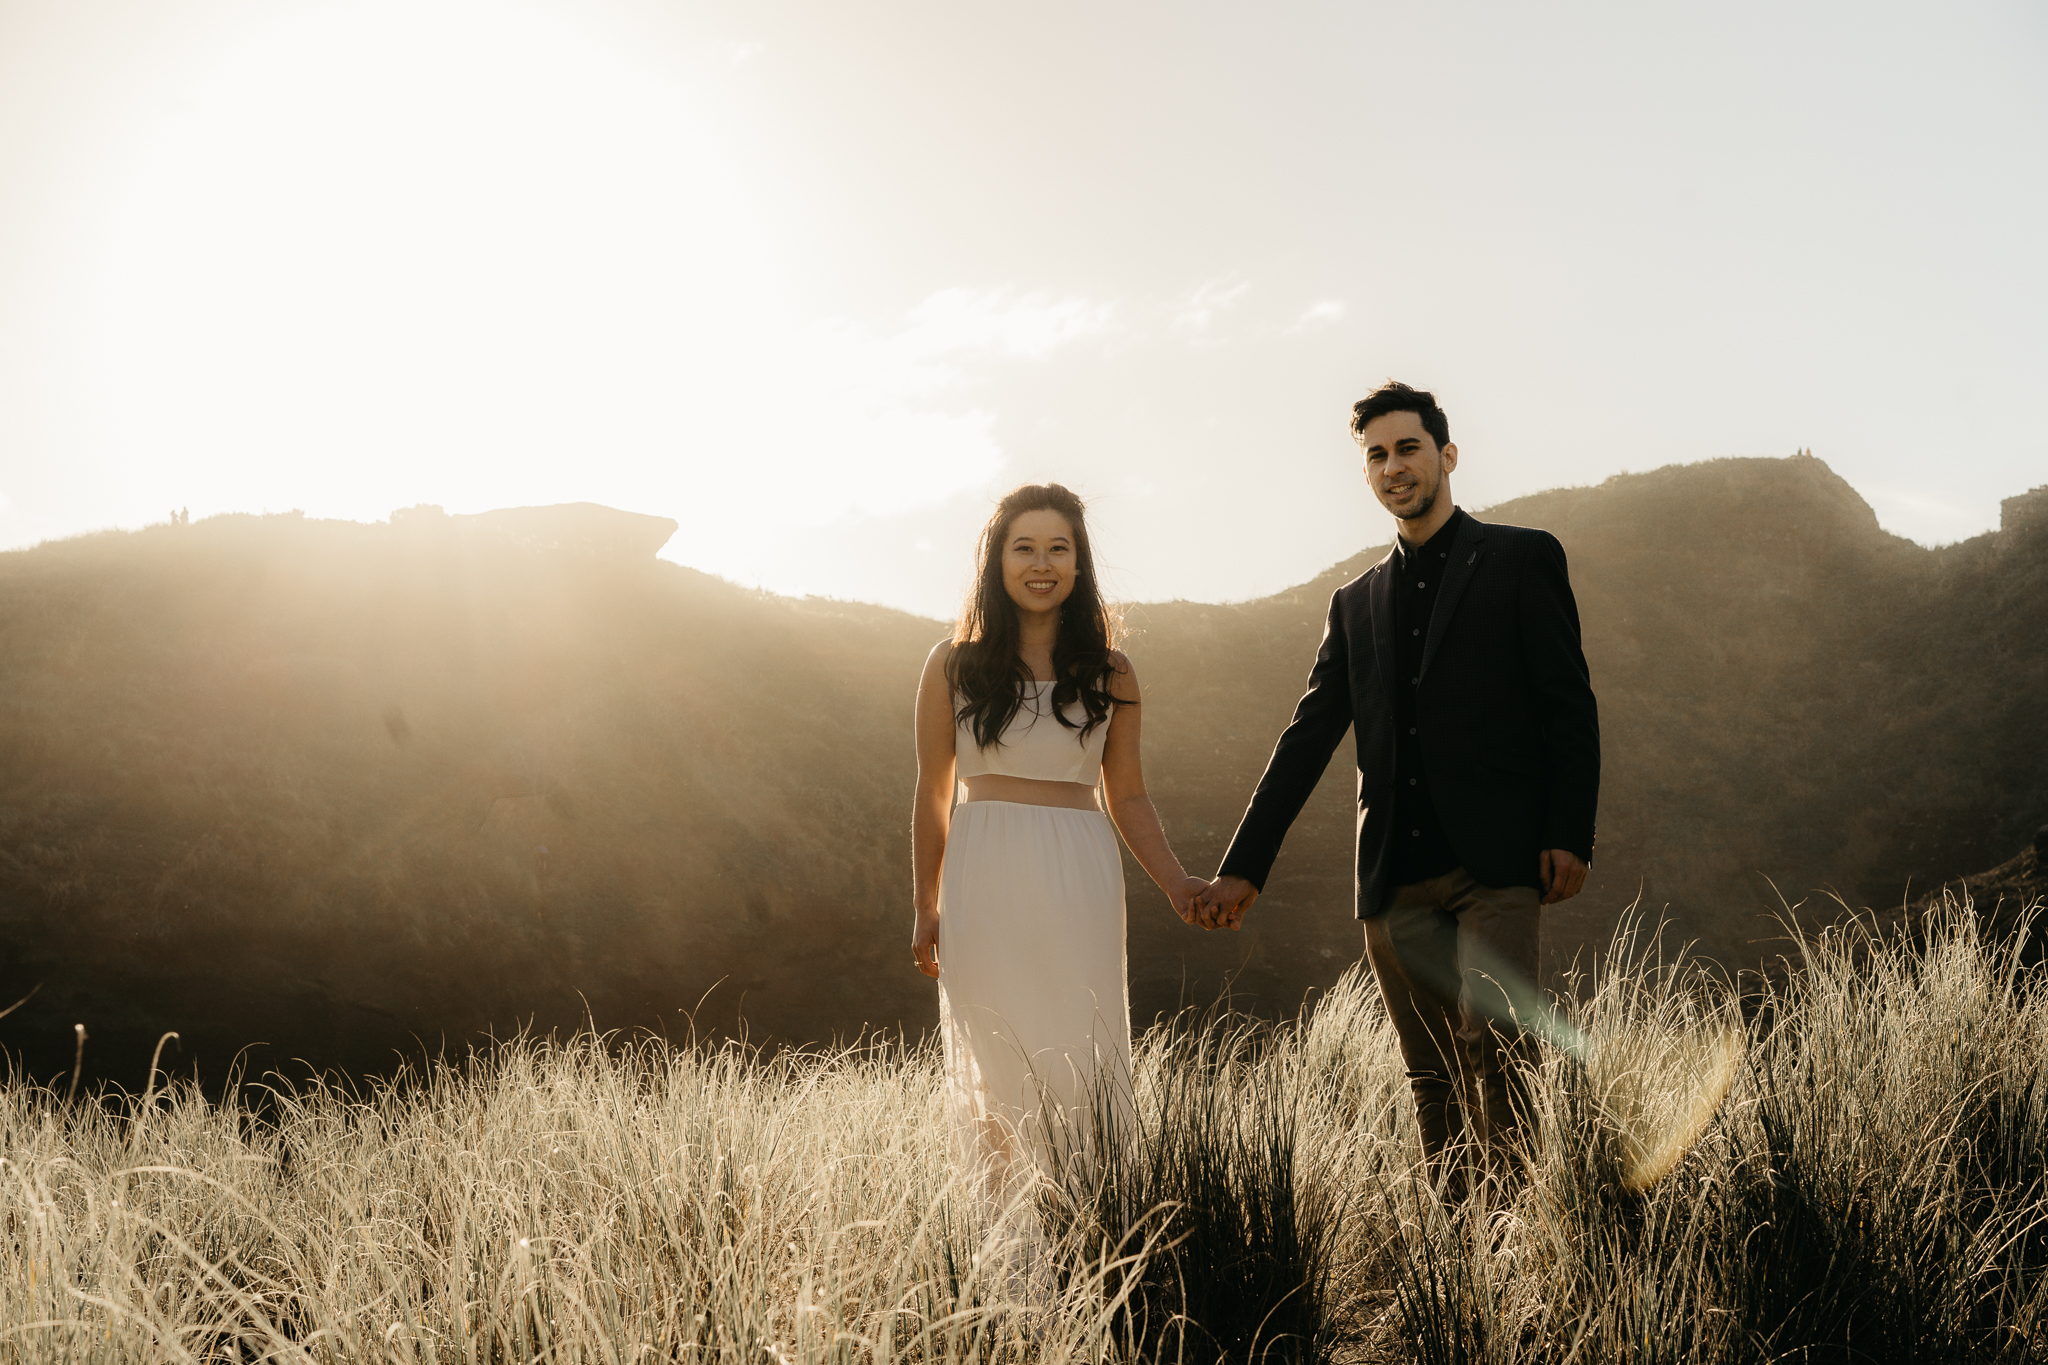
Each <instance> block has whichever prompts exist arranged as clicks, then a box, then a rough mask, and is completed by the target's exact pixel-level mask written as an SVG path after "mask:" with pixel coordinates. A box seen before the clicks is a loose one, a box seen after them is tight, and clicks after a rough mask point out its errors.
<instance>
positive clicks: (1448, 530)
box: [1394, 507, 1465, 569]
mask: <svg viewBox="0 0 2048 1365" xmlns="http://www.w3.org/2000/svg"><path fill="white" fill-rule="evenodd" d="M1464 520H1465V509H1464V508H1462V507H1453V508H1452V509H1451V516H1450V520H1448V521H1446V522H1445V523H1444V524H1443V525H1442V526H1439V527H1438V528H1437V531H1436V534H1435V535H1433V536H1431V537H1430V538H1429V539H1428V540H1426V541H1424V542H1423V543H1422V544H1420V545H1414V546H1411V545H1409V543H1408V542H1407V541H1405V540H1403V539H1401V537H1400V536H1398V535H1397V536H1395V537H1394V549H1395V551H1396V553H1398V554H1399V556H1400V559H1401V567H1402V568H1404V569H1410V568H1413V567H1415V564H1416V563H1417V561H1418V560H1419V561H1420V562H1422V563H1427V562H1428V561H1429V556H1430V554H1431V553H1432V552H1434V553H1439V554H1449V553H1450V551H1451V542H1452V541H1454V540H1456V539H1457V538H1458V527H1459V526H1460V525H1462V524H1463V523H1464Z"/></svg>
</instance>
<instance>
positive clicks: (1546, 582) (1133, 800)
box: [912, 382, 1600, 1205]
mask: <svg viewBox="0 0 2048 1365" xmlns="http://www.w3.org/2000/svg"><path fill="white" fill-rule="evenodd" d="M1351 433H1352V435H1353V436H1354V437H1355V438H1356V440H1357V442H1358V444H1359V447H1360V448H1361V450H1362V452H1363V454H1364V460H1365V476H1366V478H1367V480H1368V481H1369V482H1370V484H1371V486H1372V491H1373V494H1374V496H1375V497H1377V498H1378V499H1379V501H1380V504H1381V505H1382V506H1383V507H1385V508H1386V509H1387V511H1389V512H1390V513H1392V514H1393V516H1394V517H1395V519H1396V528H1397V530H1398V535H1397V537H1396V539H1395V542H1394V549H1393V550H1392V551H1391V552H1390V553H1389V554H1388V555H1387V557H1386V558H1385V559H1382V560H1381V561H1380V562H1379V563H1377V564H1375V565H1374V566H1373V567H1372V568H1370V569H1368V570H1366V572H1365V573H1363V574H1361V575H1360V576H1359V577H1358V578H1356V579H1354V580H1352V581H1351V582H1349V583H1347V584H1345V585H1344V586H1343V587H1341V588H1339V589H1338V590H1337V591H1336V593H1335V594H1334V595H1333V596H1332V597H1331V599H1330V612H1329V621H1328V624H1327V625H1326V626H1325V628H1324V631H1323V640H1322V646H1321V648H1320V649H1318V651H1317V652H1316V658H1315V663H1314V665H1313V666H1312V667H1311V669H1310V671H1309V678H1308V688H1307V691H1306V692H1305V693H1304V694H1303V696H1302V698H1301V701H1300V703H1299V704H1298V705H1297V706H1296V707H1295V710H1294V718H1293V720H1292V721H1291V722H1290V723H1289V724H1288V726H1287V728H1286V730H1285V731H1284V732H1283V733H1282V734H1281V736H1280V738H1279V741H1278V742H1277V743H1276V744H1275V746H1274V749H1273V756H1272V758H1271V760H1270V761H1269V762H1268V763H1267V765H1266V771H1265V775H1264V776H1263V777H1262V778H1260V780H1259V784H1258V787H1257V789H1256V790H1255V791H1254V792H1253V794H1252V798H1251V802H1250V804H1249V806H1248V807H1247V808H1246V810H1245V813H1244V817H1243V819H1242V821H1241V822H1240V823H1239V825H1238V828H1237V833H1236V835H1235V837H1234V838H1233V839H1232V840H1231V843H1230V848H1229V851H1228V852H1226V853H1225V855H1224V857H1223V862H1222V865H1221V868H1220V869H1219V871H1218V874H1217V876H1216V877H1215V879H1214V880H1206V879H1204V878H1201V877H1196V876H1191V875H1189V874H1188V872H1187V871H1186V869H1184V868H1183V867H1182V866H1181V864H1180V861H1179V860H1178V859H1177V858H1175V857H1174V855H1173V850H1172V849H1171V848H1170V847H1169V846H1168V844H1167V840H1166V835H1165V833H1164V831H1163V830H1162V829H1161V828H1160V824H1159V817H1158V814H1157V813H1156V812H1155V811H1154V809H1153V807H1152V802H1151V798H1150V797H1148V796H1147V795H1146V793H1145V779H1144V773H1143V768H1142V765H1141V762H1140V750H1139V734H1140V730H1141V727H1142V723H1143V714H1144V709H1143V707H1142V706H1141V705H1140V704H1139V703H1140V691H1139V687H1138V677H1137V674H1136V672H1135V671H1134V670H1133V669H1132V667H1131V663H1130V660H1129V659H1127V658H1125V657H1124V656H1123V654H1121V653H1120V652H1118V651H1117V650H1116V649H1115V648H1114V638H1113V633H1112V626H1111V620H1110V616H1109V612H1108V610H1107V608H1106V607H1105V605H1104V603H1103V600H1102V597H1101V593H1100V590H1099V588H1098V586H1097V583H1096V577H1095V569H1094V562H1093V557H1092V554H1091V551H1090V547H1089V541H1088V527H1087V523H1086V520H1085V518H1084V509H1083V506H1082V503H1081V500H1080V499H1079V498H1077V497H1075V496H1074V495H1073V494H1072V493H1070V492H1069V491H1068V490H1067V489H1065V488H1063V487H1061V486H1060V485H1058V484H1032V485H1026V486H1024V487H1021V488H1018V489H1015V490H1013V491H1012V492H1010V493H1009V494H1008V495H1007V496H1006V497H1004V498H1003V500H1002V501H1001V503H1000V504H998V506H997V508H996V511H995V515H994V516H993V517H992V518H991V519H990V520H989V523H988V525H987V527H986V528H985V529H984V530H983V532H982V537H981V543H980V548H979V551H978V560H979V563H978V574H977V577H976V581H975V585H974V587H973V589H972V590H971V592H970V594H969V597H968V601H967V605H966V609H965V612H964V614H963V615H962V617H961V620H960V623H959V625H958V627H957V628H956V629H955V631H954V633H953V636H952V638H951V639H949V640H945V641H942V642H941V643H940V644H939V645H938V646H937V647H936V648H935V649H933V650H932V653H931V656H930V658H929V659H927V660H926V663H925V668H924V675H923V679H922V681H921V682H920V684H919V688H918V699H917V721H916V731H917V767H918V778H917V794H916V803H915V807H914V812H913V821H912V860H913V863H914V896H915V907H916V928H915V932H914V934H913V938H912V950H913V952H914V954H915V956H916V959H917V965H918V967H919V968H920V969H921V970H923V971H924V972H925V974H926V975H928V976H932V977H936V978H937V979H938V982H939V1007H940V1027H941V1032H942V1036H943V1041H944V1046H945V1068H946V1082H947V1090H948V1101H949V1110H950V1114H951V1122H952V1128H953V1139H954V1154H955V1159H956V1161H958V1162H959V1163H960V1164H961V1166H962V1168H963V1169H964V1170H966V1171H968V1172H970V1173H971V1175H972V1177H973V1179H974V1180H975V1181H976V1182H977V1185H978V1187H979V1188H980V1189H981V1190H982V1192H983V1193H984V1194H985V1195H986V1196H987V1197H988V1198H989V1199H991V1200H992V1201H993V1202H995V1203H996V1204H998V1205H1000V1204H1001V1203H1003V1202H1006V1201H1007V1200H1008V1199H1010V1198H1013V1197H1014V1196H1015V1194H1016V1193H1018V1192H1020V1191H1021V1190H1022V1189H1023V1188H1024V1186H1023V1185H1021V1184H1020V1183H1019V1182H1020V1180H1025V1179H1028V1178H1030V1177H1031V1176H1032V1175H1033V1174H1034V1173H1035V1172H1036V1171H1037V1170H1039V1169H1041V1168H1042V1166H1043V1164H1044V1160H1045V1146H1046V1144H1047V1143H1049V1142H1052V1141H1056V1140H1063V1139H1062V1135H1072V1134H1077V1133H1078V1134H1080V1135H1082V1137H1083V1140H1084V1141H1085V1135H1086V1133H1087V1130H1088V1125H1089V1123H1090V1122H1091V1120H1092V1116H1093V1115H1094V1113H1095V1106H1096V1104H1097V1097H1098V1096H1099V1095H1100V1094H1102V1093H1103V1092H1104V1090H1105V1089H1106V1090H1107V1092H1108V1093H1109V1094H1110V1095H1111V1096H1118V1095H1122V1096H1127V1095H1128V1091H1129V1076H1130V1066H1131V1028H1130V1001H1129V991H1128V986H1127V982H1126V972H1125V961H1124V882H1123V864H1122V860H1121V858H1120V856H1119V854H1118V850H1117V846H1116V835H1117V833H1118V832H1121V834H1122V835H1123V838H1124V841H1125V843H1127V844H1128V845H1129V846H1130V850H1131V853H1132V855H1133V856H1134V857H1135V858H1136V859H1137V861H1138V863H1139V865H1140V866H1142V867H1143V868H1144V869H1145V871H1146V872H1147V873H1149V874H1150V875H1151V877H1152V879H1153V880H1154V881H1155V882H1157V883H1158V884H1159V887H1160V889H1161V890H1163V891H1164V892H1165V893H1166V895H1167V897H1168V899H1169V900H1171V901H1172V903H1173V908H1174V910H1175V912H1176V913H1178V914H1179V915H1180V917H1181V918H1182V919H1183V920H1185V921H1187V922H1188V923H1190V924H1193V925H1198V926H1200V927H1202V928H1204V929H1216V928H1231V929H1235V928H1237V927H1238V925H1239V924H1240V923H1241V922H1242V920H1243V918H1244V914H1245V911H1246V910H1247V908H1249V907H1250V905H1251V904H1252V902H1253V901H1254V900H1255V899H1256V898H1257V897H1258V894H1259V890H1260V888H1261V887H1262V886H1263V885H1264V884H1265V881H1266V877H1267V873H1268V872H1269V870H1270V869H1271V868H1272V866H1273V861H1274V859H1275V857H1276V856H1277V855H1278V853H1279V851H1280V843H1281V840H1282V839H1283V838H1284V837H1285V836H1286V833H1287V829H1288V826H1289V825H1290V824H1292V823H1293V821H1294V818H1295V816H1296V815H1297V814H1299V813H1300V811H1301V808H1302V806H1303V804H1304V803H1305V802H1306V801H1307V800H1308V797H1309V794H1310V792H1311V791H1313V790H1314V788H1315V786H1316V783H1317V782H1318V781H1319V780H1320V779H1321V777H1322V775H1323V770H1324V769H1325V768H1326V767H1327V766H1328V763H1329V760H1330V756H1331V754H1332V753H1333V752H1334V751H1335V750H1336V747H1337V745H1338V743H1339V742H1340V741H1341V740H1342V739H1343V737H1344V732H1345V731H1346V730H1347V729H1352V728H1354V727H1355V729H1356V731H1357V748H1358V770H1359V771H1358V851H1357V888H1358V895H1357V915H1358V918H1360V919H1361V920H1363V921H1364V922H1365V948H1366V953H1367V955H1368V957H1369V958H1370V960H1371V962H1372V968H1373V972H1374V975H1375V976H1376V977H1377V979H1378V982H1379V986H1380V991H1381V994H1382V996H1383V997H1384V999H1385V1001H1386V1007H1387V1010H1388V1013H1389V1015H1390V1017H1391V1018H1392V1020H1393V1022H1394V1024H1395V1027H1396V1032H1397V1034H1398V1036H1399V1039H1400V1044H1401V1051H1402V1056H1403V1059H1404V1061H1405V1064H1406V1067H1407V1071H1408V1077H1409V1081H1410V1085H1411V1089H1412V1091H1413V1095H1414V1101H1415V1106H1416V1118H1417V1123H1418V1128H1419V1130H1420V1132H1421V1136H1422V1144H1423V1150H1424V1154H1425V1156H1426V1157H1427V1158H1428V1159H1429V1161H1430V1163H1431V1165H1432V1167H1433V1169H1434V1170H1435V1171H1436V1174H1437V1175H1438V1177H1439V1179H1441V1180H1443V1181H1445V1182H1446V1184H1447V1185H1448V1186H1451V1187H1461V1186H1462V1184H1463V1178H1462V1172H1463V1169H1464V1161H1463V1159H1462V1157H1461V1155H1460V1154H1461V1153H1462V1152H1465V1151H1467V1150H1477V1151H1479V1152H1482V1153H1494V1154H1504V1153H1506V1152H1508V1151H1509V1150H1511V1148H1512V1145H1513V1142H1514V1132H1515V1128H1516V1124H1517V1116H1518V1113H1519V1108H1520V1106H1519V1104H1518V1101H1517V1094H1518V1078H1519V1076H1520V1072H1521V1066H1520V1063H1521V1061H1522V1060H1524V1059H1525V1058H1526V1055H1527V1054H1526V1049H1527V1047H1528V1046H1529V1042H1528V1039H1527V1036H1526V1035H1524V1034H1523V1033H1522V1032H1521V1031H1520V1029H1519V1028H1518V1027H1517V1025H1516V1022H1515V1019H1514V1014H1513V1010H1512V1009H1511V1007H1510V1005H1509V1003H1508V992H1509V990H1511V989H1515V988H1523V987H1526V986H1527V985H1528V984H1529V983H1532V982H1534V981H1535V980H1536V978H1537V976H1538V972H1539V962H1538V935H1539V931H1540V928H1541V923H1542V907H1543V906H1545V905H1550V904H1554V903H1556V902H1558V901H1562V900H1565V899H1567V898H1569V897H1571V896H1573V895H1575V894H1577V892H1578V891H1579V889H1580V887H1581V886H1583V885H1584V883H1585V879H1586V872H1587V866H1588V864H1589V863H1590V861H1591V859H1592V853H1593V817H1594V807H1595V803H1596V798H1597V794H1598V788H1599V776H1600V740H1599V721H1598V715H1597V710H1596V706H1595V703H1594V698H1593V689H1592V684H1591V681H1590V679H1589V676H1588V673H1587V669H1586V660H1585V655H1584V652H1583V650H1582V649H1581V647H1580V639H1579V618H1578V608H1577V605H1576V603H1575V602H1574V600H1573V597H1572V591H1571V584H1570V581H1569V579H1568V577H1567V575H1566V569H1565V556H1564V550H1563V548H1562V547H1561V546H1560V545H1559V544H1558V542H1557V539H1556V538H1555V537H1554V536H1552V535H1550V534H1549V533H1548V532H1544V531H1537V530H1530V529H1527V528H1524V527H1518V526H1501V525H1491V524H1487V523H1483V522H1480V521H1478V520H1476V519H1474V518H1473V517H1471V516H1469V515H1467V514H1466V513H1465V512H1463V511H1461V510H1459V509H1458V508H1457V507H1456V505H1455V504H1454V502H1453V501H1452V498H1451V488H1450V477H1451V473H1452V471H1454V470H1455V469H1456V468H1457V464H1458V448H1457V447H1456V446H1455V445H1453V444H1452V443H1451V440H1450V426H1449V422H1448V420H1447V419H1446V417H1445V416H1444V413H1443V410H1442V409H1441V408H1440V407H1439V406H1438V405H1437V402H1436V399H1435V398H1434V397H1433V396H1432V395H1431V394H1430V393H1428V392H1426V391H1423V390H1419V389H1414V388H1410V387H1409V386H1408V385H1405V384H1400V383H1393V382H1389V383H1387V384H1385V385H1383V386H1381V387H1380V388H1378V389H1376V390H1375V391H1374V392H1373V393H1372V394H1370V395H1369V396H1368V397H1366V398H1364V399H1362V400H1360V401H1359V402H1358V403H1357V404H1355V405H1354V407H1353V409H1352V417H1351ZM956 785H957V795H958V797H959V799H958V800H957V802H956V800H955V796H956ZM1098 787H1099V789H1100V799H1099V800H1098V797H1097V790H1098ZM1105 816H1106V817H1107V818H1106V819H1105ZM1111 822H1114V824H1115V830H1114V831H1112V829H1111V828H1110V825H1111ZM1121 1102H1123V1101H1119V1103H1121Z"/></svg>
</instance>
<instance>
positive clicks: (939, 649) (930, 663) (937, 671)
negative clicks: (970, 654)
mask: <svg viewBox="0 0 2048 1365" xmlns="http://www.w3.org/2000/svg"><path fill="white" fill-rule="evenodd" d="M952 656H953V637H952V636H950V635H949V636H947V637H946V638H945V639H943V640H941V641H939V642H938V643H937V644H935V645H933V646H932V652H931V653H929V654H927V655H925V656H924V676H925V677H926V678H933V677H943V676H945V672H946V660H947V659H949V658H951V657H952Z"/></svg>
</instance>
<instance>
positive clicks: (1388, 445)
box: [1358, 412, 1458, 521]
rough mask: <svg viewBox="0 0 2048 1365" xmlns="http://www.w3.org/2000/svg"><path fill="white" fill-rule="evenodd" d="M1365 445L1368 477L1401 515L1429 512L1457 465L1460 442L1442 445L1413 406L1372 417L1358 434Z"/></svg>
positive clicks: (1376, 493)
mask: <svg viewBox="0 0 2048 1365" xmlns="http://www.w3.org/2000/svg"><path fill="white" fill-rule="evenodd" d="M1358 444H1359V445H1360V446H1361V447H1362V448H1363V449H1364V451H1365V477H1366V478H1367V479H1368V480H1370V481H1371V483H1372V493H1373V496H1374V497H1376V498H1378V499H1379V500H1380V506H1382V507H1384V508H1386V509H1387V510H1388V511H1389V512H1392V513H1393V514H1394V515H1395V516H1397V517H1399V518H1400V519H1401V520H1402V521H1408V520H1410V519H1412V518H1414V517H1426V516H1428V515H1429V510H1430V509H1431V508H1432V507H1434V506H1436V500H1437V497H1438V495H1439V494H1441V493H1442V492H1443V486H1444V475H1446V474H1448V473H1450V472H1451V471H1452V470H1453V469H1456V468H1457V467H1458V446H1457V443H1456V442H1452V443H1450V444H1448V445H1445V446H1444V447H1443V448H1442V449H1438V447H1437V443H1436V441H1435V440H1434V439H1432V438H1431V436H1430V434H1429V433H1428V432H1427V431H1425V430H1423V427H1422V418H1421V417H1420V416H1418V415H1417V414H1415V413H1412V412H1390V413H1387V414H1385V415H1383V416H1380V417H1375V418H1373V419H1372V420H1371V421H1370V422H1367V423H1366V424H1365V430H1364V431H1362V432H1360V433H1359V435H1358Z"/></svg>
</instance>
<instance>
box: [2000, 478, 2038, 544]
mask: <svg viewBox="0 0 2048 1365" xmlns="http://www.w3.org/2000/svg"><path fill="white" fill-rule="evenodd" d="M1998 529H1999V530H2000V531H2001V532H2013V531H2025V532H2028V533H2029V534H2031V533H2032V532H2035V531H2040V530H2043V529H2048V484H2043V485H2041V487H2039V488H2030V489H2028V490H2027V491H2026V492H2024V493H2021V494H2020V495H2018V496H2017V497H2011V498H2007V499H2005V500H2004V501H2003V502H2000V503H1999V504H1998Z"/></svg>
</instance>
